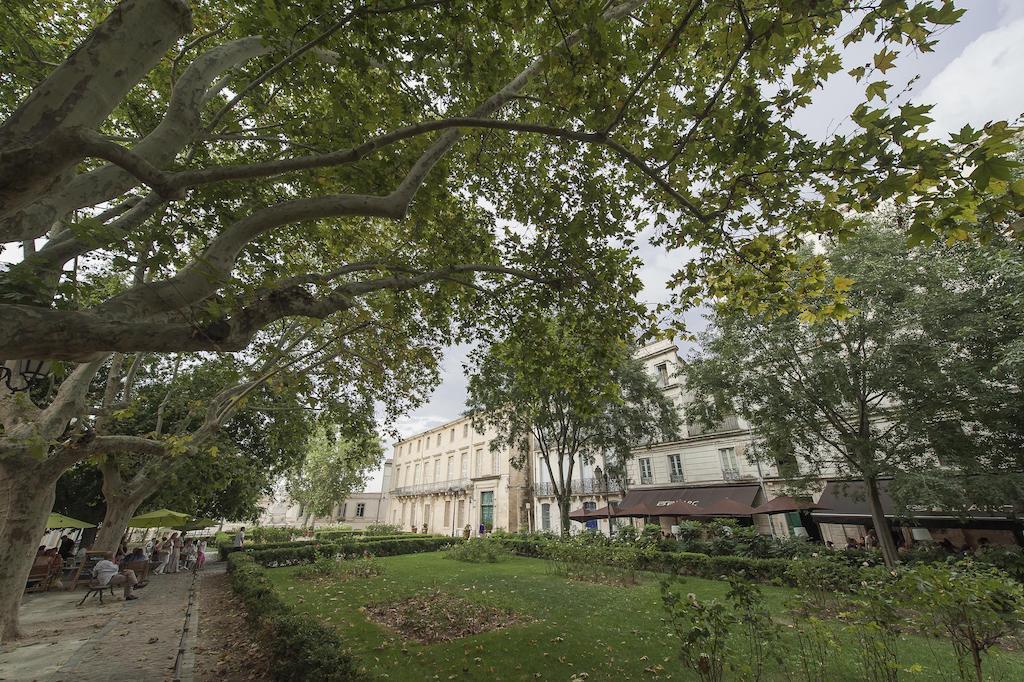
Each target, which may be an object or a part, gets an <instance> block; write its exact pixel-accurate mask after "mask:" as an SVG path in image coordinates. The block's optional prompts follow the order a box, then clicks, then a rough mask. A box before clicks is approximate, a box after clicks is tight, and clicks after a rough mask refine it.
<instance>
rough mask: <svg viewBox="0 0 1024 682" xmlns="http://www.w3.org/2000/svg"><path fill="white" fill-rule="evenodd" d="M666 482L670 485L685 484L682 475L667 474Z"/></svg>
mask: <svg viewBox="0 0 1024 682" xmlns="http://www.w3.org/2000/svg"><path fill="white" fill-rule="evenodd" d="M668 480H669V481H670V482H672V483H685V482H686V477H685V476H683V475H682V474H669V475H668Z"/></svg>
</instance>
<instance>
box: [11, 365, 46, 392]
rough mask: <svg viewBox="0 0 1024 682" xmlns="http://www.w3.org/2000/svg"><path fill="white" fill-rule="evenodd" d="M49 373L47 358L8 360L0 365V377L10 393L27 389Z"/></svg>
mask: <svg viewBox="0 0 1024 682" xmlns="http://www.w3.org/2000/svg"><path fill="white" fill-rule="evenodd" d="M49 373H50V361H49V360H28V359H25V360H8V361H7V362H5V363H4V364H3V365H2V366H0V379H2V380H3V382H4V385H6V386H7V389H8V390H9V391H10V392H11V393H17V392H19V391H27V390H29V389H30V388H32V386H33V385H34V384H35V383H36V382H37V381H41V380H43V379H45V378H46V376H47V375H48V374H49Z"/></svg>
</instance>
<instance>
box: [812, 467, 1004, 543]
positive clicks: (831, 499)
mask: <svg viewBox="0 0 1024 682" xmlns="http://www.w3.org/2000/svg"><path fill="white" fill-rule="evenodd" d="M879 493H880V495H879V497H880V498H881V502H882V510H883V511H884V512H885V516H886V518H887V519H889V521H890V523H891V524H892V526H893V530H894V535H895V538H896V540H897V543H898V544H905V545H906V546H910V545H912V544H913V543H914V542H927V541H931V542H942V541H943V540H945V539H948V540H949V541H950V542H951V543H953V545H955V546H956V547H958V548H959V547H963V546H965V545H966V546H968V547H977V546H978V542H979V541H980V540H981V539H982V538H986V539H987V540H988V542H990V543H992V544H1001V545H1013V544H1018V545H1024V520H1022V518H1021V516H1022V512H1024V508H1022V505H1021V503H1020V502H1019V501H1018V502H1017V503H1016V504H1007V505H1005V506H1003V507H1001V508H999V509H996V510H993V509H980V508H970V509H966V510H962V511H949V510H941V509H932V508H923V507H922V508H917V509H912V510H909V511H908V512H906V513H904V514H896V505H895V503H894V502H893V500H892V497H891V496H890V495H889V481H879ZM818 506H819V507H821V509H820V510H816V511H814V512H812V513H811V517H812V518H813V519H814V521H815V522H817V523H818V524H819V526H820V529H821V534H822V539H823V540H825V541H831V542H833V543H834V544H835V546H836V547H842V546H845V544H846V539H847V538H854V539H855V540H859V539H860V538H862V537H864V536H865V535H866V533H867V531H868V529H869V528H871V527H872V526H873V524H872V522H871V510H870V509H869V507H868V502H867V497H866V496H865V491H864V483H863V482H862V481H828V482H827V483H826V485H825V490H824V491H823V492H822V494H821V497H820V498H819V499H818Z"/></svg>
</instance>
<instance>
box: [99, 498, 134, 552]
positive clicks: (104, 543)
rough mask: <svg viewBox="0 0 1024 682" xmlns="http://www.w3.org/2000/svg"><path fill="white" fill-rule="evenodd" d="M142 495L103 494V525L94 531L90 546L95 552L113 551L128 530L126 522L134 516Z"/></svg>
mask: <svg viewBox="0 0 1024 682" xmlns="http://www.w3.org/2000/svg"><path fill="white" fill-rule="evenodd" d="M144 500H145V498H143V497H138V496H131V495H104V501H105V502H106V504H107V511H106V513H105V514H104V515H103V525H102V526H100V529H99V531H97V533H96V541H95V542H93V545H92V548H93V551H96V552H114V551H116V550H117V546H118V545H119V544H120V543H121V538H122V537H124V534H125V532H126V531H127V530H128V522H129V521H131V518H132V517H133V516H135V512H136V511H137V510H138V508H139V505H141V504H142V502H143V501H144Z"/></svg>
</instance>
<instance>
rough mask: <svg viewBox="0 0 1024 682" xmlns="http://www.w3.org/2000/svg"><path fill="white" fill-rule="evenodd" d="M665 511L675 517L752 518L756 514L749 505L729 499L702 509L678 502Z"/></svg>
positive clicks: (711, 503)
mask: <svg viewBox="0 0 1024 682" xmlns="http://www.w3.org/2000/svg"><path fill="white" fill-rule="evenodd" d="M664 509H665V511H667V512H669V513H670V514H671V515H673V516H750V515H752V514H754V513H756V510H755V509H754V508H753V507H751V506H750V505H749V504H743V503H742V502H737V501H736V500H732V499H729V498H725V499H721V500H718V501H715V502H710V503H708V504H707V505H705V506H704V507H701V508H700V509H695V508H694V507H693V506H691V505H689V504H687V503H685V502H676V503H675V504H670V505H669V506H667V507H664Z"/></svg>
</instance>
